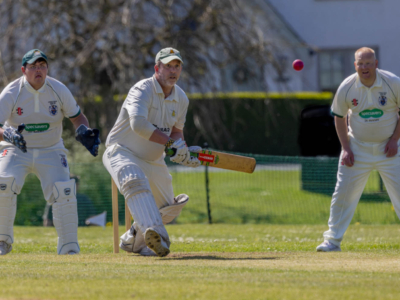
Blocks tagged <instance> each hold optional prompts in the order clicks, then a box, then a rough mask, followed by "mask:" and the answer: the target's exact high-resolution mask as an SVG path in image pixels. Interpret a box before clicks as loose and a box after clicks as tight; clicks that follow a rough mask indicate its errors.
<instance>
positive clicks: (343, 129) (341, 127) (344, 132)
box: [335, 116, 354, 167]
mask: <svg viewBox="0 0 400 300" xmlns="http://www.w3.org/2000/svg"><path fill="white" fill-rule="evenodd" d="M335 127H336V132H337V135H338V137H339V141H340V144H341V145H342V163H344V164H345V165H346V166H348V167H351V166H353V165H354V154H353V151H351V149H350V142H349V134H348V129H347V118H346V117H344V118H340V117H338V116H335Z"/></svg>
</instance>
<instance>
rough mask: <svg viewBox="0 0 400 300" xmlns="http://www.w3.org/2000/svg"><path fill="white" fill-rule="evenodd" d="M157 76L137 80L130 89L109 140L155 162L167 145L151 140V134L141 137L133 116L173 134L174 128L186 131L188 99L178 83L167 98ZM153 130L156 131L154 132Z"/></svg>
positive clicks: (167, 133) (107, 143)
mask: <svg viewBox="0 0 400 300" xmlns="http://www.w3.org/2000/svg"><path fill="white" fill-rule="evenodd" d="M164 98H165V97H164V93H163V91H162V88H161V86H160V84H159V83H158V81H157V79H156V78H155V77H154V76H153V77H151V78H147V79H144V80H142V81H139V82H138V83H136V84H135V85H134V86H133V87H132V88H131V89H130V91H129V94H128V96H127V97H126V99H125V101H124V104H123V105H122V108H121V111H120V114H119V116H118V119H117V121H116V123H115V125H114V127H113V128H112V129H111V132H110V133H109V135H108V137H107V141H106V147H109V146H112V145H114V144H119V145H121V146H124V147H125V148H128V149H129V150H131V151H132V152H133V153H134V154H135V155H136V156H137V157H139V158H141V159H143V160H147V161H156V160H159V159H160V158H162V157H163V153H164V146H163V145H160V144H158V143H154V142H151V141H149V138H150V136H151V134H150V135H149V136H147V137H142V136H140V135H138V134H137V133H136V132H134V131H133V128H132V127H131V123H130V119H131V118H132V117H135V116H136V117H144V118H145V119H146V120H147V121H148V122H150V123H151V124H153V126H154V130H155V129H156V128H158V129H159V130H161V131H162V132H163V133H165V134H166V135H168V136H170V135H171V131H172V128H173V127H176V128H177V129H181V130H183V127H184V124H185V121H186V113H187V109H188V106H189V99H188V97H187V96H186V94H185V93H184V91H183V90H182V89H181V88H180V87H179V86H177V85H175V86H174V88H173V91H172V93H171V95H169V96H168V97H167V98H165V99H164ZM154 130H153V131H154Z"/></svg>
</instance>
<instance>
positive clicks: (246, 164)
mask: <svg viewBox="0 0 400 300" xmlns="http://www.w3.org/2000/svg"><path fill="white" fill-rule="evenodd" d="M166 154H167V156H173V155H174V154H175V150H174V149H171V148H169V149H168V150H167V151H166ZM190 155H191V156H194V157H197V158H198V159H199V161H200V162H201V164H202V165H203V166H209V167H214V168H220V169H225V170H232V171H238V172H245V173H253V172H254V169H255V167H256V160H255V159H254V158H252V157H246V156H241V155H235V154H229V153H224V152H218V151H210V150H202V151H201V152H200V153H194V152H190Z"/></svg>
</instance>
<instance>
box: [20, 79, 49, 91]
mask: <svg viewBox="0 0 400 300" xmlns="http://www.w3.org/2000/svg"><path fill="white" fill-rule="evenodd" d="M23 77H24V85H25V87H26V89H27V90H28V91H29V92H31V93H44V92H45V91H46V85H47V78H46V79H45V81H44V84H43V86H42V87H41V88H40V89H38V90H35V89H34V88H33V87H32V86H31V84H30V83H29V82H28V80H26V77H25V75H23Z"/></svg>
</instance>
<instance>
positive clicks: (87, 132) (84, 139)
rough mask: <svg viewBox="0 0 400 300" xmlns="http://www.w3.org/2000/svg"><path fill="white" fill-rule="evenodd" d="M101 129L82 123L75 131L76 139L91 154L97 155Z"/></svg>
mask: <svg viewBox="0 0 400 300" xmlns="http://www.w3.org/2000/svg"><path fill="white" fill-rule="evenodd" d="M99 134H100V131H99V130H98V129H96V128H94V129H91V128H88V127H86V126H85V125H83V124H81V125H80V126H79V127H78V129H77V130H76V132H75V139H76V140H77V141H78V142H80V143H81V144H82V145H83V146H85V147H86V149H88V150H89V152H90V154H92V155H93V156H97V155H98V154H99V145H100V138H99Z"/></svg>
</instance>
